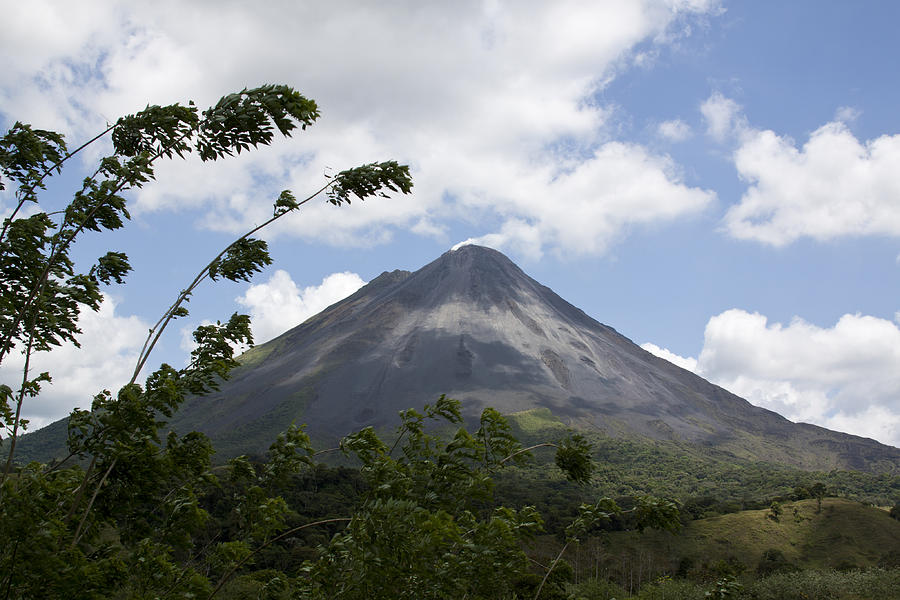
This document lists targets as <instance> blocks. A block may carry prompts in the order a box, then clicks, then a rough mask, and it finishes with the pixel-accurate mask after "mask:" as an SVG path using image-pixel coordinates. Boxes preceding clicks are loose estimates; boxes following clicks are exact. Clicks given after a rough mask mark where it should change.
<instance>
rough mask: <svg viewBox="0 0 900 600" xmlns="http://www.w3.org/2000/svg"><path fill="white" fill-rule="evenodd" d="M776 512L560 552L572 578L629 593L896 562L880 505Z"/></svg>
mask: <svg viewBox="0 0 900 600" xmlns="http://www.w3.org/2000/svg"><path fill="white" fill-rule="evenodd" d="M782 509H783V511H782V514H781V516H780V518H779V519H778V520H777V521H776V520H773V519H772V518H770V511H769V510H748V511H742V512H739V513H734V514H727V515H721V516H717V517H712V518H707V519H699V520H696V521H692V522H689V523H687V524H686V525H685V527H684V528H683V529H682V531H681V532H680V533H678V534H671V533H666V532H658V531H646V532H644V533H643V534H640V533H637V532H634V531H610V532H604V533H602V534H599V535H597V536H593V537H591V538H589V539H586V540H584V541H583V542H582V543H581V544H580V545H579V546H576V547H573V548H571V550H570V551H569V552H568V553H567V555H566V557H567V559H568V561H569V562H570V563H571V564H572V566H573V567H574V568H575V570H576V573H577V575H578V578H580V579H582V580H583V579H585V578H589V577H596V578H598V579H600V580H607V579H609V580H611V581H613V582H615V583H617V584H618V585H620V586H622V587H624V588H625V589H632V590H636V589H638V588H639V587H641V586H642V585H645V584H647V583H648V582H653V581H657V580H658V579H659V578H661V577H666V576H668V577H687V578H690V579H694V580H700V581H709V580H714V579H715V578H717V577H721V576H723V575H725V574H735V575H741V574H745V575H748V576H749V575H753V576H756V575H771V574H774V573H778V572H790V571H793V570H796V569H803V570H809V569H818V570H826V569H839V570H848V569H862V568H873V567H884V568H896V567H900V521H897V520H894V519H891V518H890V517H889V516H888V514H887V511H885V510H882V509H879V508H876V507H872V506H866V505H863V504H860V503H858V502H854V501H851V500H846V499H840V498H826V499H825V500H824V501H823V502H822V509H821V512H817V503H816V501H815V500H803V501H799V502H788V503H785V504H783V505H782ZM794 509H796V512H795V511H794ZM559 548H560V541H559V539H558V538H557V537H552V536H547V537H545V538H543V539H542V540H541V541H540V543H539V544H538V545H537V546H536V547H535V548H534V558H535V559H536V560H537V561H539V562H542V563H543V561H545V560H551V559H552V557H553V556H554V555H555V553H556V552H558V550H559Z"/></svg>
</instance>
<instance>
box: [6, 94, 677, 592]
mask: <svg viewBox="0 0 900 600" xmlns="http://www.w3.org/2000/svg"><path fill="white" fill-rule="evenodd" d="M317 117H318V110H317V107H316V105H315V103H314V102H312V101H311V100H308V99H306V98H304V97H303V96H301V95H300V94H298V93H297V92H295V91H294V90H292V89H291V88H288V87H286V86H262V87H260V88H255V89H251V90H246V89H245V90H242V91H241V92H239V93H236V94H229V95H228V96H225V97H223V98H222V99H221V100H220V101H219V102H218V103H217V104H216V105H215V106H213V107H211V108H209V109H208V110H206V111H203V112H202V113H200V114H198V111H197V109H196V108H195V107H194V105H193V104H188V106H181V105H172V106H168V107H159V106H148V107H147V108H146V109H144V110H143V111H140V112H138V113H135V114H134V115H129V116H127V117H123V118H122V119H119V120H118V121H117V122H116V123H115V124H113V125H110V126H109V127H108V128H107V129H106V131H105V132H103V133H101V134H100V135H98V136H97V137H95V138H94V139H93V140H91V141H89V142H88V143H94V142H96V141H97V140H99V139H101V138H102V137H103V136H104V135H107V134H109V136H110V138H111V141H112V145H113V149H114V152H113V154H112V155H110V156H108V157H106V158H103V159H102V160H101V161H100V164H99V166H98V168H97V169H96V171H95V172H94V173H93V175H91V176H90V177H88V178H87V179H85V181H84V183H83V186H82V188H81V189H80V190H79V191H77V192H76V193H75V195H74V198H73V200H72V201H71V202H69V203H68V204H67V205H66V206H65V207H63V208H62V209H61V210H59V211H48V210H46V208H45V207H44V206H42V205H41V204H40V202H39V198H38V191H39V190H42V189H44V185H45V180H46V178H47V177H49V176H51V175H52V174H53V173H58V172H59V171H60V170H61V168H62V167H63V166H64V165H65V163H66V162H67V161H69V160H70V159H71V157H72V156H73V155H74V154H76V153H77V152H78V151H79V150H80V149H81V148H83V147H84V145H82V146H80V147H79V148H78V149H77V150H75V151H73V152H68V150H67V148H66V146H65V143H64V140H63V138H62V136H60V135H58V134H56V133H53V132H48V131H42V130H36V129H32V128H31V127H30V126H28V125H23V124H21V123H16V124H15V125H14V127H13V128H12V129H11V130H10V131H9V132H8V133H7V134H6V135H5V136H4V137H3V138H2V140H0V174H2V178H0V185H5V184H6V182H15V183H16V184H17V186H18V187H17V191H16V198H17V205H16V207H15V208H14V210H13V212H12V214H11V215H10V216H9V217H8V218H7V219H6V220H5V221H4V222H3V227H2V230H0V303H2V309H3V310H2V312H0V362H2V361H3V360H4V359H5V358H7V357H8V356H9V354H10V353H11V352H13V351H21V352H22V353H23V354H24V357H25V361H24V368H23V370H22V380H21V382H20V383H18V384H16V386H17V387H16V388H15V389H14V387H13V386H9V385H3V386H0V425H2V428H3V429H4V430H5V431H6V437H5V439H3V440H2V442H3V444H5V445H6V447H5V449H6V451H7V456H6V460H5V463H4V470H3V474H2V478H0V597H2V598H3V600H6V599H9V598H35V597H42V598H64V597H78V598H98V599H99V598H140V599H143V598H148V599H149V598H207V599H210V598H213V597H215V596H216V595H217V594H219V593H222V592H225V591H226V590H228V589H229V586H230V585H232V584H235V583H236V581H237V580H238V577H240V575H241V574H242V573H246V572H248V570H251V571H252V568H253V567H252V565H253V563H254V561H255V560H257V559H259V558H260V557H262V556H263V554H264V553H265V552H267V551H268V550H270V549H272V548H274V547H275V546H276V545H278V544H282V543H289V542H290V540H291V536H293V535H296V534H298V533H299V532H301V531H304V530H307V529H310V528H316V527H333V526H338V525H339V526H341V528H339V529H338V530H337V531H335V535H334V536H333V537H332V538H331V541H330V542H329V543H328V544H327V545H325V546H324V547H323V548H322V549H321V551H320V552H319V554H318V555H317V557H316V558H314V559H312V560H309V561H307V562H306V563H305V564H304V565H303V566H302V568H300V569H298V570H296V571H294V572H290V573H287V572H279V571H277V570H276V571H272V570H260V571H256V572H253V573H252V574H253V577H255V578H256V579H254V580H253V581H255V582H256V584H258V585H255V584H249V585H252V587H253V589H254V595H256V596H257V597H287V596H298V595H299V597H305V598H326V597H327V598H347V599H352V598H397V597H415V598H420V597H422V598H447V597H468V598H473V599H474V598H495V597H498V596H501V595H503V594H509V593H512V591H513V590H514V589H515V590H517V591H521V590H522V585H521V583H522V581H523V580H525V579H527V578H526V576H527V575H529V573H530V571H529V566H528V563H527V561H526V557H525V555H524V552H523V550H522V546H521V542H522V541H523V540H525V539H528V538H529V537H530V536H533V535H534V534H535V533H537V532H538V531H540V528H541V519H540V516H539V515H538V514H537V511H535V510H534V509H533V508H531V507H525V508H522V509H520V510H512V509H509V508H504V507H499V508H491V500H492V495H491V491H492V481H491V476H492V475H493V474H494V473H495V472H496V471H497V470H499V469H501V468H503V467H504V466H505V465H509V464H513V463H516V462H520V461H523V460H526V459H527V458H528V457H529V456H530V452H531V451H532V450H536V449H537V448H541V447H547V446H549V447H554V448H555V449H556V464H557V466H558V467H559V468H560V469H562V470H563V472H565V473H566V475H567V477H568V478H570V479H572V480H574V481H579V482H584V481H587V480H588V479H589V478H590V476H591V473H592V469H593V465H592V462H591V460H590V451H591V448H590V445H589V444H587V443H586V441H585V440H584V439H583V438H581V437H580V436H578V435H569V436H567V437H566V438H564V439H563V440H561V441H559V442H557V443H544V444H538V445H536V446H533V447H531V448H522V447H521V446H520V445H519V443H518V441H517V440H516V439H515V438H514V437H513V436H512V435H511V433H510V427H509V425H508V424H507V422H506V420H505V419H504V418H503V417H502V416H501V415H500V414H499V413H497V411H495V410H493V409H486V410H485V411H484V412H483V413H482V415H481V419H480V422H479V426H478V428H477V430H476V431H475V432H473V433H470V432H469V431H467V430H466V428H465V427H464V426H463V423H462V417H461V413H460V405H459V403H458V402H456V401H454V400H450V399H448V398H445V397H441V398H440V399H438V401H437V402H436V403H435V404H434V405H431V406H426V407H425V409H424V412H423V413H419V412H418V411H416V410H412V409H410V410H408V411H404V412H403V413H402V415H401V425H400V427H399V429H398V431H397V434H396V437H395V439H394V440H393V442H392V444H391V445H388V444H387V443H385V442H383V441H382V440H381V439H380V438H379V436H378V435H376V433H375V432H374V431H373V430H372V429H371V428H367V429H364V430H362V431H360V432H358V433H356V434H354V435H351V436H348V437H347V438H345V439H344V440H343V441H342V444H341V447H340V449H341V450H342V451H343V452H344V454H345V455H347V456H348V457H353V458H355V459H356V460H358V461H359V462H360V463H361V465H362V468H361V474H362V476H363V478H364V480H365V482H366V483H367V485H368V488H367V491H366V492H365V494H364V495H363V498H362V501H361V504H360V506H359V507H358V509H357V510H356V511H355V512H354V513H353V514H350V515H347V516H344V517H333V518H325V519H319V520H315V521H310V522H304V523H300V524H296V525H289V522H290V521H291V520H293V519H295V517H296V515H293V514H292V511H291V509H290V507H289V506H288V505H287V503H286V502H285V500H284V499H283V498H282V497H281V495H280V494H279V491H280V490H281V489H282V488H283V487H284V486H285V482H286V480H287V478H289V477H290V476H291V475H292V474H294V473H297V472H299V471H301V470H303V469H309V468H310V467H312V466H314V457H315V456H316V452H315V451H314V450H313V448H312V446H311V444H310V439H309V436H307V434H306V433H305V432H304V431H303V428H302V427H297V426H295V425H293V424H292V425H291V426H290V427H288V428H287V430H286V431H285V432H284V433H282V434H281V435H280V436H279V437H278V438H277V439H276V440H275V442H274V443H273V444H272V446H271V447H270V449H269V452H268V456H267V459H266V461H265V462H263V463H253V462H251V461H250V460H248V459H247V458H246V457H238V458H236V459H233V460H232V461H231V462H230V463H229V464H228V465H227V466H225V467H223V468H213V467H212V466H211V456H212V453H213V449H212V447H211V445H210V442H209V440H208V439H207V438H206V437H205V436H203V435H202V434H199V433H196V432H192V433H188V434H185V435H183V436H179V435H176V434H175V433H173V432H168V433H166V432H165V430H164V426H165V424H166V420H167V419H168V418H170V417H171V416H172V415H173V413H174V412H175V411H176V410H177V409H178V407H179V406H180V405H181V404H182V403H183V402H184V400H185V398H186V397H187V396H189V395H203V394H206V393H208V392H210V391H211V390H214V389H216V388H217V386H218V385H219V382H221V381H222V380H223V379H226V378H227V377H228V375H229V372H230V371H231V370H232V369H233V368H234V367H235V366H236V365H237V361H236V359H235V357H234V347H235V345H236V344H252V337H251V335H250V323H249V319H248V317H246V316H245V315H238V314H234V315H232V316H231V317H230V318H229V319H227V320H225V321H223V322H217V323H215V324H212V325H204V326H201V327H199V328H197V330H196V331H195V332H194V341H195V342H196V348H195V350H194V351H193V352H192V353H191V360H190V363H189V364H188V365H187V366H186V367H184V368H181V369H175V368H174V367H172V366H170V365H166V364H163V365H161V366H160V367H159V368H158V369H157V370H155V371H153V372H152V373H150V374H149V375H148V376H147V377H146V378H145V379H144V381H143V382H142V383H139V381H138V378H139V376H140V374H141V373H142V372H143V370H144V368H145V367H146V365H147V362H148V360H149V357H150V354H151V352H152V351H153V348H154V347H155V345H156V344H157V342H158V340H159V339H160V336H161V335H162V334H163V332H164V331H165V329H166V328H167V326H168V325H169V324H170V323H171V322H172V321H173V320H174V319H177V318H180V317H184V316H186V315H187V314H188V311H187V308H186V304H187V303H188V302H189V300H190V298H191V296H192V294H193V293H194V292H195V291H196V289H197V288H198V286H199V285H200V284H201V283H203V282H204V281H206V280H213V281H215V280H217V279H220V278H225V279H229V280H232V281H247V280H249V278H250V277H252V275H253V274H254V273H256V272H258V271H260V270H261V269H262V268H263V267H265V266H266V265H268V264H270V262H271V258H270V256H269V254H268V250H267V247H266V244H265V242H264V241H263V240H259V239H256V238H254V237H253V235H255V234H256V233H257V232H258V231H259V230H260V229H262V228H263V227H266V226H267V225H269V224H270V223H272V222H274V221H275V220H277V219H280V218H283V217H284V216H285V215H287V214H290V213H292V212H294V211H296V210H297V209H298V208H299V207H300V206H301V205H303V204H304V203H306V202H309V201H311V200H312V199H314V198H319V197H323V198H325V200H326V201H328V202H330V203H332V204H334V205H336V206H340V205H342V204H344V203H349V202H350V201H351V200H352V199H366V198H370V197H372V196H383V195H388V194H389V193H391V192H399V193H409V192H410V190H411V187H412V182H411V180H410V177H409V170H408V168H407V167H405V166H402V165H399V164H397V163H396V162H394V161H386V162H381V163H371V164H366V165H362V166H360V167H356V168H352V169H347V170H345V171H341V172H339V173H338V174H337V175H336V176H334V177H333V178H331V179H330V180H329V181H327V182H325V183H324V184H322V185H321V186H320V187H319V188H318V190H316V191H314V192H313V193H312V194H310V195H308V196H307V197H305V198H304V199H303V200H297V198H296V197H295V196H294V194H293V193H292V192H290V191H287V190H286V191H284V192H282V193H281V194H280V195H279V196H278V197H277V198H276V199H275V200H274V203H273V214H272V217H271V218H270V219H269V220H267V221H266V222H265V223H263V224H261V225H259V226H257V227H255V228H253V229H252V230H250V231H248V232H247V233H246V234H245V235H243V236H241V237H239V238H238V239H237V240H235V241H234V242H233V243H231V244H230V245H228V246H227V247H226V248H224V249H223V250H222V251H221V252H219V253H218V254H216V255H215V256H214V257H213V258H212V260H210V261H209V262H208V263H207V264H206V265H205V266H204V267H203V268H202V269H200V271H199V272H198V274H197V275H196V277H195V278H194V279H193V280H192V281H191V282H189V283H188V284H187V285H186V286H185V287H184V289H183V290H181V291H180V292H179V293H177V294H176V296H175V299H174V301H173V302H172V304H171V305H170V306H169V307H168V308H166V309H165V310H164V311H163V314H162V315H161V317H160V318H159V320H158V321H157V323H156V324H155V325H154V326H153V327H152V328H151V329H150V331H149V333H148V336H147V339H146V341H145V344H144V347H143V349H142V351H141V353H140V355H139V358H138V360H137V362H136V364H135V368H134V371H133V374H132V376H131V378H130V380H129V381H127V382H124V385H123V386H122V387H121V388H120V389H119V390H118V392H117V393H115V394H113V393H112V392H110V391H108V390H102V391H100V392H99V393H97V394H96V396H95V397H94V399H93V403H92V405H91V408H90V410H75V411H73V412H72V414H71V415H70V417H69V420H68V440H67V443H68V450H69V452H70V454H69V456H68V457H66V458H65V459H63V460H62V461H60V462H57V463H55V464H51V465H41V464H37V463H32V464H29V465H25V466H16V465H15V462H14V458H15V445H16V440H17V438H18V436H19V435H20V433H21V431H22V430H23V429H24V427H25V425H26V423H25V422H24V420H23V419H22V408H23V406H24V404H25V402H26V401H28V400H30V399H32V398H34V397H36V396H37V395H38V394H39V393H40V387H41V384H42V383H45V382H47V381H50V374H49V373H41V374H38V375H36V376H35V375H34V374H32V373H31V372H30V367H29V365H30V359H31V357H32V356H33V354H34V353H35V352H42V351H47V350H49V349H51V348H53V347H54V346H58V345H61V344H75V345H77V344H78V334H79V333H80V332H79V330H78V316H79V314H80V311H81V310H83V309H85V308H87V309H92V310H96V309H97V308H98V307H99V304H100V302H101V300H102V293H101V289H102V287H101V286H102V285H106V284H111V283H112V282H116V283H122V282H123V281H124V279H125V277H126V275H127V273H128V272H129V271H130V269H131V267H130V265H129V263H128V258H127V256H125V255H124V254H122V253H120V252H114V251H110V252H108V253H106V254H105V255H104V256H102V257H100V258H99V259H98V260H97V262H96V263H95V264H94V265H93V266H92V267H91V268H90V269H89V270H88V271H86V272H84V273H79V272H76V269H75V265H74V262H73V260H72V258H71V256H72V254H71V252H72V248H73V247H74V244H76V243H77V242H78V240H79V239H81V238H82V236H84V235H86V234H87V233H89V232H103V231H110V230H115V229H118V228H121V227H123V226H124V224H125V222H126V221H127V220H128V217H129V216H128V211H127V201H126V199H125V197H124V195H123V194H124V192H126V191H127V190H129V189H134V188H137V187H141V186H142V185H144V184H146V183H147V182H148V181H149V180H150V179H152V177H153V166H154V164H155V163H156V161H158V160H160V159H169V158H173V157H175V156H183V155H185V154H188V153H192V152H194V153H197V154H198V155H199V156H200V157H201V158H202V159H203V160H217V159H220V158H224V157H227V156H228V155H231V154H233V153H240V152H242V151H245V150H249V149H251V147H255V146H258V145H259V144H268V143H269V142H271V141H272V139H273V138H274V133H275V131H274V130H275V129H277V130H278V131H279V132H280V133H282V134H284V135H290V133H291V131H292V130H294V129H296V128H297V127H300V128H301V129H303V128H305V127H307V126H309V125H311V124H312V123H313V122H314V121H315V119H316V118H317ZM29 205H31V206H29ZM26 206H28V207H29V208H30V210H25V208H26ZM54 217H55V218H56V220H55V219H54ZM429 425H433V426H435V427H436V428H434V429H432V428H430V427H429ZM448 429H449V430H450V432H449V434H446V435H444V434H445V433H446V432H447V430H448ZM226 489H227V490H228V491H229V496H228V500H227V510H225V511H224V512H225V514H226V517H225V521H226V522H224V523H215V524H214V523H212V521H211V518H210V512H209V511H210V508H211V507H210V506H209V505H208V504H205V503H204V500H203V499H205V498H208V497H210V496H212V492H213V491H214V490H226ZM623 512H625V511H621V510H620V509H619V508H618V507H617V506H616V505H615V503H614V502H612V501H611V500H609V499H604V500H601V501H600V502H598V503H597V504H593V505H588V504H585V505H582V507H581V509H580V513H579V517H578V519H577V520H576V522H575V523H573V525H572V527H571V528H570V530H571V531H570V540H569V541H570V542H574V541H576V537H575V536H576V535H578V534H579V532H582V531H586V530H587V529H589V528H590V527H592V526H593V524H594V523H596V522H598V521H599V520H602V519H605V518H609V517H610V516H612V515H614V514H622V513H623ZM633 512H634V514H635V515H636V517H637V523H638V526H639V527H640V528H643V527H644V526H652V527H673V526H675V525H677V523H678V519H677V517H678V511H677V507H675V505H674V504H672V503H668V502H665V501H659V500H656V499H652V498H644V499H642V500H641V502H640V503H639V505H638V506H636V507H635V508H634V509H633ZM561 560H562V553H560V555H559V556H558V557H557V558H556V560H554V561H553V563H552V564H551V565H549V566H548V568H547V569H546V571H545V573H544V576H543V579H542V580H540V582H539V584H535V586H534V588H535V589H534V590H531V589H528V590H527V591H528V592H529V594H530V593H531V592H532V591H533V594H534V597H535V598H538V597H542V595H541V594H542V589H543V588H544V587H545V585H547V582H548V581H550V580H551V576H552V575H553V574H554V572H556V573H560V572H561V569H560V565H562V564H563V563H562V562H561ZM242 583H248V582H247V581H246V580H242ZM526 588H527V586H526Z"/></svg>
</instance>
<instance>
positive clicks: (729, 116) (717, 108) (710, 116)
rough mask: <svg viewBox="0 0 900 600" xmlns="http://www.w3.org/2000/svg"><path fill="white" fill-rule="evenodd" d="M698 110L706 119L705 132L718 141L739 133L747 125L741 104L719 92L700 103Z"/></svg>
mask: <svg viewBox="0 0 900 600" xmlns="http://www.w3.org/2000/svg"><path fill="white" fill-rule="evenodd" d="M700 112H701V113H702V114H703V118H704V119H705V120H706V133H707V134H708V135H710V136H712V137H713V139H715V140H717V141H720V142H722V141H725V140H726V139H728V138H729V137H731V136H734V135H736V134H739V133H740V132H742V131H743V130H744V129H745V128H746V126H747V125H746V119H745V118H744V116H743V115H742V114H741V106H740V105H739V104H738V103H737V102H735V101H734V100H732V99H731V98H726V97H725V96H723V95H722V94H721V93H719V92H716V93H714V94H713V95H712V96H710V97H709V98H707V99H706V100H705V101H704V102H703V104H701V105H700Z"/></svg>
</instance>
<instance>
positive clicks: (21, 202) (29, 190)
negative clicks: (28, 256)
mask: <svg viewBox="0 0 900 600" xmlns="http://www.w3.org/2000/svg"><path fill="white" fill-rule="evenodd" d="M115 127H116V124H115V123H113V124H112V125H110V126H109V127H107V128H106V130H105V131H103V132H101V133H98V134H97V135H95V136H94V137H92V138H91V139H89V140H88V141H86V142H85V143H83V144H82V145H80V146H78V147H77V148H76V149H75V150H73V151H72V152H69V153H67V154H66V155H65V156H64V157H62V159H60V160H58V161H57V162H56V164H54V165H53V166H51V167H49V168H47V169H46V170H45V171H44V172H43V173H41V176H40V177H38V178H37V181H35V182H34V183H32V184H31V186H30V187H28V188H26V189H24V190H19V191H18V193H17V194H16V195H17V196H19V197H20V200H19V203H18V204H17V205H16V207H15V208H14V209H13V211H12V213H11V214H10V215H9V217H7V218H6V219H4V221H3V229H0V240H3V238H4V237H5V236H6V232H7V230H8V229H9V225H10V223H12V222H13V219H15V218H16V214H18V212H19V210H21V208H22V207H23V206H24V205H25V202H26V200H25V196H28V195H29V194H33V193H34V190H35V188H37V186H39V185H41V182H43V181H44V179H45V178H46V177H47V175H49V174H50V173H51V172H53V171H54V170H56V171H59V169H61V168H62V164H63V163H64V162H66V161H67V160H69V159H70V158H72V157H73V156H75V155H76V154H78V153H79V152H81V151H82V150H84V149H85V148H86V147H88V146H90V145H91V144H93V143H94V142H96V141H97V140H99V139H100V138H102V137H103V136H104V135H106V134H107V133H109V132H110V131H112V130H113V129H115ZM51 214H52V213H51Z"/></svg>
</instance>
